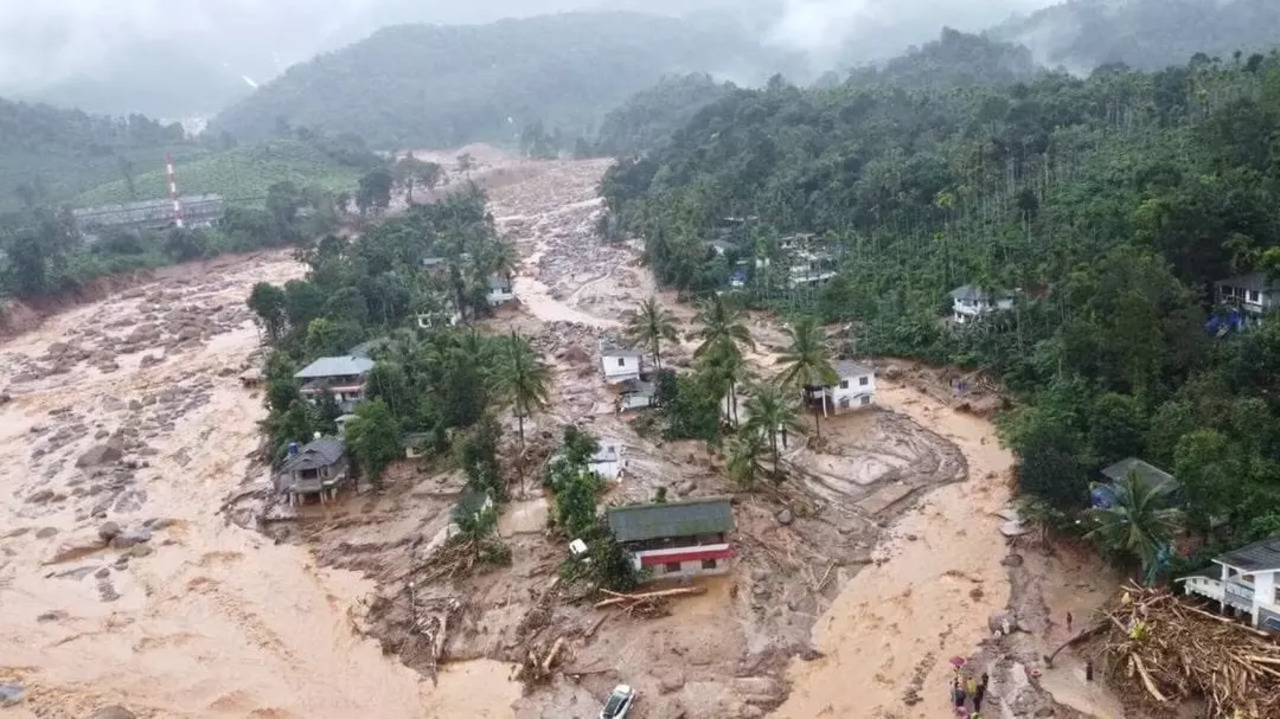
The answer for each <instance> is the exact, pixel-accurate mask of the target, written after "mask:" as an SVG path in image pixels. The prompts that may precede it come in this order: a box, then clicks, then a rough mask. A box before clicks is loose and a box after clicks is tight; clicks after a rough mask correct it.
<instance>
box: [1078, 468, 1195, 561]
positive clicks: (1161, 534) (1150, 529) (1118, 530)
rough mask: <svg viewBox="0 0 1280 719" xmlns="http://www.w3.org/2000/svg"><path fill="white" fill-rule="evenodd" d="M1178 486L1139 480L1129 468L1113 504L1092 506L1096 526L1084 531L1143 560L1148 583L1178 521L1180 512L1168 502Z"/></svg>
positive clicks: (1110, 547) (1115, 549) (1114, 548)
mask: <svg viewBox="0 0 1280 719" xmlns="http://www.w3.org/2000/svg"><path fill="white" fill-rule="evenodd" d="M1176 489H1177V485H1176V484H1174V483H1173V482H1169V481H1163V482H1158V483H1154V484H1150V483H1146V482H1143V481H1142V478H1141V477H1139V476H1138V473H1137V472H1134V471H1132V470H1130V472H1129V474H1128V475H1127V476H1126V477H1125V480H1124V485H1123V487H1122V489H1121V491H1119V492H1116V501H1115V504H1114V506H1112V507H1110V508H1107V509H1092V510H1089V514H1090V515H1091V518H1092V519H1093V521H1094V523H1095V527H1094V528H1093V529H1092V530H1090V532H1089V533H1088V534H1086V535H1085V537H1086V538H1089V539H1097V540H1099V541H1100V542H1102V544H1103V545H1105V546H1106V547H1107V548H1109V549H1111V550H1112V551H1117V552H1124V553H1127V554H1130V555H1133V556H1134V557H1136V558H1137V559H1138V561H1140V562H1141V563H1142V571H1143V574H1144V575H1145V576H1146V578H1147V581H1148V583H1150V581H1151V580H1152V579H1153V578H1154V576H1155V572H1156V570H1157V569H1158V563H1159V553H1160V550H1161V548H1162V547H1164V546H1166V545H1167V544H1168V542H1169V539H1170V537H1172V536H1173V533H1174V532H1175V531H1177V529H1178V527H1179V526H1180V525H1181V521H1182V512H1181V511H1180V510H1178V509H1174V508H1171V507H1170V506H1169V497H1170V495H1171V494H1173V492H1174V491H1175V490H1176Z"/></svg>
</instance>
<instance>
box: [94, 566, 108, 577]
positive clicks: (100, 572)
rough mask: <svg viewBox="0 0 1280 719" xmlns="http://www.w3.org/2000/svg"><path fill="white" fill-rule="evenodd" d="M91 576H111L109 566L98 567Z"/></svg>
mask: <svg viewBox="0 0 1280 719" xmlns="http://www.w3.org/2000/svg"><path fill="white" fill-rule="evenodd" d="M93 576H95V577H97V578H98V579H106V578H107V577H110V576H111V568H110V567H103V568H102V569H99V570H98V571H96V572H94V573H93Z"/></svg>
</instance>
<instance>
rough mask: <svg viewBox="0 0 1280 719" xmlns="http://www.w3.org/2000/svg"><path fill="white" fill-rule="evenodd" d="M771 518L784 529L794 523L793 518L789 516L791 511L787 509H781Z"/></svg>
mask: <svg viewBox="0 0 1280 719" xmlns="http://www.w3.org/2000/svg"><path fill="white" fill-rule="evenodd" d="M773 518H774V519H776V520H778V524H781V525H783V526H784V527H785V526H787V525H789V524H791V523H792V522H794V521H795V516H794V515H792V514H791V510H790V509H789V508H783V509H782V510H781V511H779V512H778V513H777V514H775V515H773Z"/></svg>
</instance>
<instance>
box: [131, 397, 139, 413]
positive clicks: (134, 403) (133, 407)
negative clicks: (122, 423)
mask: <svg viewBox="0 0 1280 719" xmlns="http://www.w3.org/2000/svg"><path fill="white" fill-rule="evenodd" d="M140 409H142V403H141V402H139V401H138V400H136V399H131V400H129V411H130V412H137V411H138V410H140Z"/></svg>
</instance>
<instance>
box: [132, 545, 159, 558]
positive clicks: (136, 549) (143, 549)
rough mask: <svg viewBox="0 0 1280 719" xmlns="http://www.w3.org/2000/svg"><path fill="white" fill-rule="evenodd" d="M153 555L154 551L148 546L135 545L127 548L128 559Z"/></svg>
mask: <svg viewBox="0 0 1280 719" xmlns="http://www.w3.org/2000/svg"><path fill="white" fill-rule="evenodd" d="M155 553H156V550H155V549H154V548H153V547H152V546H151V545H150V544H135V545H133V546H132V547H129V556H130V557H137V558H139V559H141V558H142V557H150V556H151V555H153V554H155Z"/></svg>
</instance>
